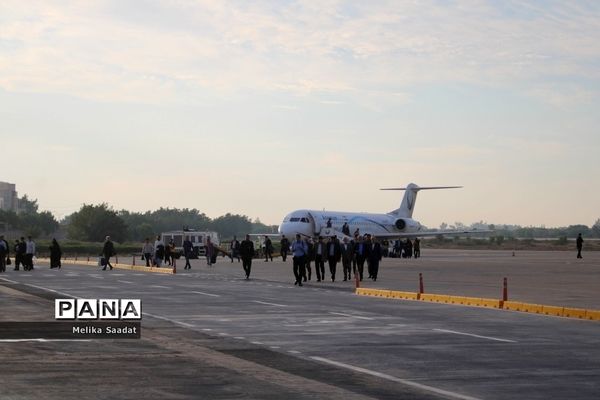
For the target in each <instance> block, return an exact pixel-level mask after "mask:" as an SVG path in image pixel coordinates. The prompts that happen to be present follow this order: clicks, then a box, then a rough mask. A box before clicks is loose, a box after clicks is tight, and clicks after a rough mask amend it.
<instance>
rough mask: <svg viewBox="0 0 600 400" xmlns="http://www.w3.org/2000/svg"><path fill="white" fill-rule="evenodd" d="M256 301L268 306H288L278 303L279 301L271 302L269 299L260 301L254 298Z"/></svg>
mask: <svg viewBox="0 0 600 400" xmlns="http://www.w3.org/2000/svg"><path fill="white" fill-rule="evenodd" d="M252 301H253V302H254V303H258V304H264V305H267V306H275V307H287V305H286V304H277V303H269V302H267V301H260V300H252Z"/></svg>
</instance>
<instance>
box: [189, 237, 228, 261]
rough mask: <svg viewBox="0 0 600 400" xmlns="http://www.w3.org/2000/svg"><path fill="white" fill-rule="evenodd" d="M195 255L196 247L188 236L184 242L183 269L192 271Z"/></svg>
mask: <svg viewBox="0 0 600 400" xmlns="http://www.w3.org/2000/svg"><path fill="white" fill-rule="evenodd" d="M193 253H194V245H193V244H192V241H191V240H190V237H189V236H186V238H185V240H184V241H183V256H184V257H185V267H184V268H183V269H192V265H191V264H190V258H191V257H192V255H193ZM232 260H233V259H232ZM232 262H233V261H232Z"/></svg>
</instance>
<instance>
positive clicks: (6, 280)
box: [0, 278, 19, 284]
mask: <svg viewBox="0 0 600 400" xmlns="http://www.w3.org/2000/svg"><path fill="white" fill-rule="evenodd" d="M0 279H2V280H3V281H5V282H10V283H17V284H18V283H19V282H16V281H11V280H10V279H6V278H0Z"/></svg>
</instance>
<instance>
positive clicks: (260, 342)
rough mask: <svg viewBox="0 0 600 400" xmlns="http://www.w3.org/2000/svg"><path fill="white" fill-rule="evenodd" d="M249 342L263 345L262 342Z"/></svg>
mask: <svg viewBox="0 0 600 400" xmlns="http://www.w3.org/2000/svg"><path fill="white" fill-rule="evenodd" d="M250 343H252V344H256V345H259V346H261V345H263V344H264V343H263V342H250Z"/></svg>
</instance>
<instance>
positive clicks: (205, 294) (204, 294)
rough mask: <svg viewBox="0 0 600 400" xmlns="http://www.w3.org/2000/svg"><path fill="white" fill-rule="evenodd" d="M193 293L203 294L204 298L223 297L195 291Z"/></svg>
mask: <svg viewBox="0 0 600 400" xmlns="http://www.w3.org/2000/svg"><path fill="white" fill-rule="evenodd" d="M191 293H196V294H201V295H203V296H210V297H221V295H220V294H212V293H205V292H194V291H192V292H191Z"/></svg>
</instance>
